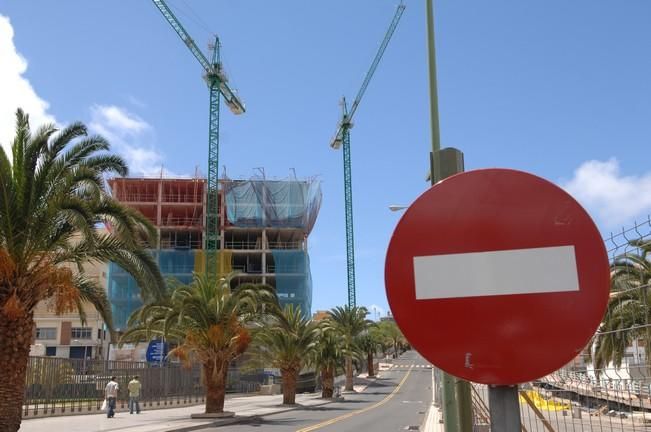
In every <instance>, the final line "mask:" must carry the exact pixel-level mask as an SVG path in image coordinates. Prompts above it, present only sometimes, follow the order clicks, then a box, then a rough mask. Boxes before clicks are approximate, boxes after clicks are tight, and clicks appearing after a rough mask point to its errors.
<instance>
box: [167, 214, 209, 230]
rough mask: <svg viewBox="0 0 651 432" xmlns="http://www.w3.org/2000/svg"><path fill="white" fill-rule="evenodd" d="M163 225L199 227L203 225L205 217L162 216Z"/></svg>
mask: <svg viewBox="0 0 651 432" xmlns="http://www.w3.org/2000/svg"><path fill="white" fill-rule="evenodd" d="M161 226H175V227H178V226H182V227H198V228H201V227H202V226H203V219H202V218H200V217H171V216H169V217H162V218H161Z"/></svg>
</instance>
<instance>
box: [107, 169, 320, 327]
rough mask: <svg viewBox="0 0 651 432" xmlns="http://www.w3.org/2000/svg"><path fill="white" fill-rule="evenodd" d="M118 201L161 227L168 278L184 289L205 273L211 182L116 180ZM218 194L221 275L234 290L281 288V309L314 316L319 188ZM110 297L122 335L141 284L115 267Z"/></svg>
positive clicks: (260, 187)
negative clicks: (312, 257) (311, 239)
mask: <svg viewBox="0 0 651 432" xmlns="http://www.w3.org/2000/svg"><path fill="white" fill-rule="evenodd" d="M109 185H110V188H111V192H112V195H113V197H114V198H115V199H117V200H118V201H120V202H122V203H123V204H126V205H128V206H130V207H133V208H135V209H137V210H139V211H140V212H141V213H142V214H143V215H144V216H145V217H147V218H148V219H149V220H150V221H151V222H152V223H153V224H154V225H155V226H156V229H157V231H158V234H159V241H158V243H157V244H156V245H155V247H154V248H152V253H153V254H154V256H155V257H156V259H157V261H158V263H159V266H160V269H161V272H162V273H163V276H164V277H166V278H174V279H176V280H178V281H180V282H182V283H188V282H189V281H190V280H191V279H192V273H193V272H202V271H204V270H205V258H206V255H205V251H204V248H205V239H204V236H203V233H204V224H205V217H206V197H207V190H206V189H207V188H206V181H205V179H200V178H193V179H180V178H158V179H149V178H114V179H111V180H109ZM220 185H221V188H220V190H219V193H218V209H219V211H218V217H219V250H218V252H217V261H218V265H217V268H218V272H219V274H221V275H226V274H229V273H231V272H236V276H235V277H234V278H233V280H232V288H234V289H236V288H237V286H238V285H240V284H242V283H264V284H268V285H271V286H272V287H274V288H275V290H276V293H277V294H278V297H279V299H280V302H281V304H283V305H284V304H290V303H291V304H294V305H296V306H298V307H300V308H301V310H302V311H303V313H304V314H306V316H310V312H311V304H312V280H311V275H310V264H309V256H308V236H309V234H310V232H311V230H312V228H313V226H314V223H315V222H316V218H317V215H318V212H319V209H320V205H321V188H320V184H319V182H318V181H316V180H314V179H310V180H297V179H290V180H265V179H250V180H229V179H224V180H222V181H221V184H220ZM107 289H108V295H109V299H110V301H111V304H112V308H113V318H114V323H115V326H116V328H117V329H118V330H124V328H125V325H126V321H127V319H128V316H129V315H130V314H131V312H133V310H135V309H136V308H137V307H139V306H140V305H141V304H142V303H141V299H140V296H139V289H138V286H137V284H136V283H135V280H134V279H133V278H132V277H131V276H129V275H128V274H127V273H126V272H125V271H124V270H122V269H121V268H120V267H119V266H117V265H116V264H114V263H111V264H109V268H108V275H107Z"/></svg>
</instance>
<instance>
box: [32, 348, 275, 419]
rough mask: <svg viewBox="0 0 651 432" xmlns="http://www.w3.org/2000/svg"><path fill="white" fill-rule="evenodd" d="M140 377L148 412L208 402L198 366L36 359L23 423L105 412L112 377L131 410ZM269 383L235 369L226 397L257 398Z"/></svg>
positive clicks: (260, 375)
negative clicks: (131, 390)
mask: <svg viewBox="0 0 651 432" xmlns="http://www.w3.org/2000/svg"><path fill="white" fill-rule="evenodd" d="M136 375H137V376H139V381H140V382H141V384H142V389H141V396H140V404H141V406H142V407H143V408H147V407H150V408H151V407H154V408H161V407H166V406H167V407H169V406H182V405H190V404H199V403H203V402H204V396H205V389H204V384H203V377H202V372H201V368H200V367H199V366H198V365H195V366H193V367H191V368H185V367H183V366H182V365H180V364H178V363H163V364H157V363H147V362H126V361H104V360H90V359H67V358H55V357H30V359H29V363H28V367H27V377H26V383H25V401H24V406H23V418H28V417H35V416H47V415H61V414H75V413H89V412H94V411H99V410H100V407H101V405H102V401H103V400H104V388H105V386H106V383H107V382H108V381H109V379H110V378H111V377H112V376H115V377H116V380H117V382H118V384H119V387H120V391H119V393H118V400H117V408H118V409H123V408H126V407H127V403H128V396H129V395H128V390H127V384H128V383H129V381H130V380H131V379H132V378H133V377H134V376H136ZM264 381H265V374H264V373H263V372H262V371H258V372H251V373H247V374H242V373H240V371H239V370H237V369H235V368H233V369H231V370H230V371H229V373H228V384H227V388H226V391H227V392H229V393H252V392H257V391H259V389H260V385H261V384H263V383H264Z"/></svg>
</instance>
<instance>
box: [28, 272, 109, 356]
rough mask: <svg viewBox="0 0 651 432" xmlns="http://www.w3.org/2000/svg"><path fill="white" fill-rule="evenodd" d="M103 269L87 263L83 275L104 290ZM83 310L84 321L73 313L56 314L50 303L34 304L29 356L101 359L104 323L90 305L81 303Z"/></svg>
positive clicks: (105, 344) (104, 346)
mask: <svg viewBox="0 0 651 432" xmlns="http://www.w3.org/2000/svg"><path fill="white" fill-rule="evenodd" d="M107 267H108V266H107V265H106V264H103V263H89V264H86V265H84V273H85V274H86V276H87V277H88V279H91V280H93V281H94V282H96V283H98V284H99V285H100V286H103V287H105V286H106V283H107ZM83 309H84V312H85V315H86V319H85V321H84V322H82V320H81V318H80V316H79V313H78V312H77V311H76V310H75V311H73V312H69V313H65V314H60V315H57V314H56V313H55V311H54V308H53V307H52V306H51V304H50V300H45V301H41V302H40V303H39V304H38V305H36V308H35V309H34V321H35V323H36V330H35V334H34V342H33V344H32V346H31V352H30V354H31V355H40V356H52V357H66V358H78V359H84V358H86V359H95V358H103V357H104V355H105V353H106V350H107V349H108V344H109V335H108V334H107V332H106V331H105V330H104V329H105V326H104V320H103V319H102V317H101V316H100V314H99V313H98V312H97V310H96V309H95V307H94V306H93V305H92V304H90V303H84V304H83Z"/></svg>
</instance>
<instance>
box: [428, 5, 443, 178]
mask: <svg viewBox="0 0 651 432" xmlns="http://www.w3.org/2000/svg"><path fill="white" fill-rule="evenodd" d="M432 1H433V0H427V50H428V53H429V55H428V56H427V58H428V63H429V103H430V123H431V125H432V152H433V153H436V152H437V151H439V150H440V149H441V134H440V131H439V96H438V90H437V84H436V47H435V43H434V6H433V4H432ZM433 172H434V171H431V172H430V174H431V173H433ZM430 177H431V181H432V184H434V183H436V181H435V180H434V178H433V177H434V176H432V175H430Z"/></svg>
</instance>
